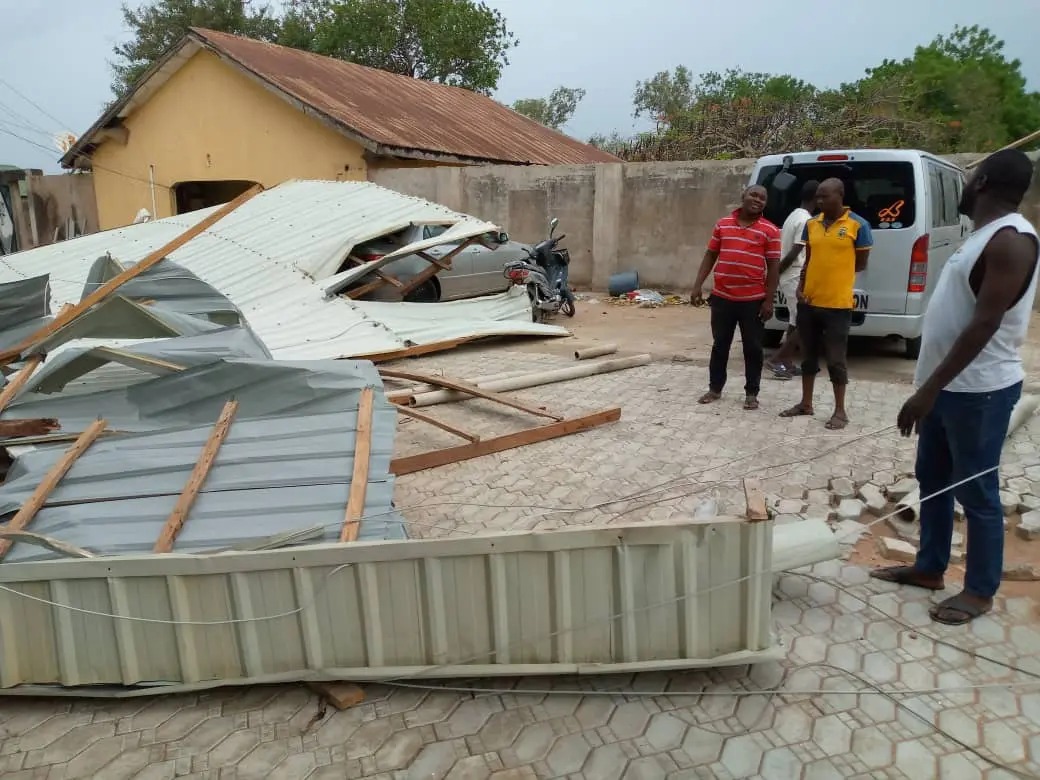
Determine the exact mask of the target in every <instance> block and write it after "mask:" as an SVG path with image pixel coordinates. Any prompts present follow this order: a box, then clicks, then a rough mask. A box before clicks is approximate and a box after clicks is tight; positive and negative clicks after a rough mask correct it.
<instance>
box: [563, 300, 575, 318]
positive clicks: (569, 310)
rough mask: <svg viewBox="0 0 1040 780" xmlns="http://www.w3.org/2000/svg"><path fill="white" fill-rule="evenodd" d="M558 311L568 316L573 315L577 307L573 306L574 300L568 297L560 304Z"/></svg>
mask: <svg viewBox="0 0 1040 780" xmlns="http://www.w3.org/2000/svg"><path fill="white" fill-rule="evenodd" d="M560 311H562V312H563V313H564V314H566V315H567V316H568V317H573V316H574V315H575V314H576V313H577V309H575V308H574V301H572V300H571V299H570V298H568V299H567V300H565V301H564V302H563V303H561V304H560Z"/></svg>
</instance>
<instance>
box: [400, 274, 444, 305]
mask: <svg viewBox="0 0 1040 780" xmlns="http://www.w3.org/2000/svg"><path fill="white" fill-rule="evenodd" d="M404 299H405V300H406V301H407V302H408V303H437V302H438V301H440V299H441V291H440V288H439V287H438V286H437V283H436V282H435V281H433V279H429V280H427V281H425V282H423V283H422V284H420V285H419V286H418V287H416V288H415V289H414V290H412V291H411V292H410V293H408V294H407V295H406V296H404Z"/></svg>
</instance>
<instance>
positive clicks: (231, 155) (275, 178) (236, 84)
mask: <svg viewBox="0 0 1040 780" xmlns="http://www.w3.org/2000/svg"><path fill="white" fill-rule="evenodd" d="M124 125H125V127H126V128H127V129H128V131H129V134H128V137H127V142H126V144H125V145H123V144H122V143H120V142H119V141H118V140H114V139H111V140H107V141H105V142H104V143H102V144H101V145H100V146H99V147H98V148H97V150H96V151H95V153H94V155H93V161H94V166H93V167H94V186H95V190H96V193H97V208H98V216H99V218H100V224H101V228H102V229H109V228H113V227H118V226H121V225H126V224H128V223H130V222H132V221H133V219H134V216H135V215H136V214H137V212H138V211H139V210H140V209H142V208H146V209H148V210H149V211H150V212H151V211H152V210H153V208H152V202H153V201H152V196H153V188H152V187H151V185H150V182H149V175H150V173H152V171H150V167H149V166H154V173H153V175H154V179H155V182H156V186H155V188H154V196H155V216H157V217H166V216H170V215H172V214H173V212H174V199H173V195H172V193H171V191H170V189H169V188H170V187H172V186H173V185H175V184H177V183H179V182H183V181H222V180H229V179H231V180H246V181H254V182H259V183H260V184H262V185H263V186H264V187H273V186H275V185H277V184H280V183H281V182H283V181H286V180H288V179H326V180H362V181H363V180H365V179H366V177H367V164H366V162H365V158H364V156H363V149H362V147H361V146H360V145H359V144H357V143H355V142H353V141H351V140H350V139H348V138H345V137H344V136H343V135H342V134H340V133H339V132H336V131H335V130H332V129H331V128H328V127H326V126H325V125H323V124H322V123H321V122H319V121H317V120H316V119H314V118H313V117H310V116H308V115H307V114H305V113H304V112H302V111H300V110H299V109H297V108H295V107H293V106H292V105H290V104H289V103H288V102H286V101H285V100H284V99H282V98H281V97H279V96H278V95H276V94H275V93H273V92H271V91H270V90H268V89H266V88H265V87H263V86H262V85H261V84H259V83H257V82H256V81H254V80H253V79H251V78H249V77H247V76H245V75H243V74H242V73H240V72H238V71H237V70H235V69H234V68H232V67H230V66H228V65H225V64H224V63H223V62H221V61H220V59H219V58H218V57H217V56H216V55H215V54H212V53H211V52H208V51H200V52H199V53H198V54H196V55H195V56H194V57H192V58H191V59H190V60H189V61H188V62H187V63H185V65H184V66H183V67H182V68H181V69H180V70H179V71H177V72H176V73H175V74H174V75H173V76H172V77H171V78H170V79H169V81H168V82H167V83H166V84H164V85H163V86H162V87H161V88H160V89H159V90H158V91H156V93H155V94H154V95H152V97H151V98H150V99H149V100H148V101H146V102H145V103H144V104H143V105H141V106H140V107H139V108H138V109H137V110H136V111H135V112H134V113H133V114H131V115H130V116H129V117H128V118H127V119H126V120H124Z"/></svg>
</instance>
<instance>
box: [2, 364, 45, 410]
mask: <svg viewBox="0 0 1040 780" xmlns="http://www.w3.org/2000/svg"><path fill="white" fill-rule="evenodd" d="M42 362H43V355H33V356H32V357H31V358H29V359H28V360H26V361H25V365H24V366H22V367H21V368H20V369H18V372H17V373H16V374H15V375H14V376H13V377H11V379H10V381H8V383H7V384H6V385H4V389H3V391H0V412H2V411H3V410H4V409H6V408H7V405H8V404H9V403H11V401H13V400H14V397H15V396H16V395H18V393H19V392H20V391H21V389H22V388H23V387H25V383H26V382H28V381H29V380H30V379H31V378H32V375H33V374H34V373H35V372H36V369H37V368H39V367H40V363H42Z"/></svg>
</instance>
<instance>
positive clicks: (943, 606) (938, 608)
mask: <svg viewBox="0 0 1040 780" xmlns="http://www.w3.org/2000/svg"><path fill="white" fill-rule="evenodd" d="M991 609H993V599H982V598H979V597H977V596H972V595H971V594H970V593H964V592H963V591H962V592H960V593H958V594H957V595H956V596H951V597H950V598H948V599H945V600H943V601H940V602H939V603H938V604H935V605H934V606H933V607H932V608H931V609H930V610H928V615H929V616H930V617H931V618H932V620H934V621H935V622H936V623H942V624H943V625H945V626H963V625H965V624H966V623H970V622H971V621H973V620H974V619H975V618H977V617H979V616H980V615H985V614H986V613H987V612H989V611H990V610H991Z"/></svg>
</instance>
